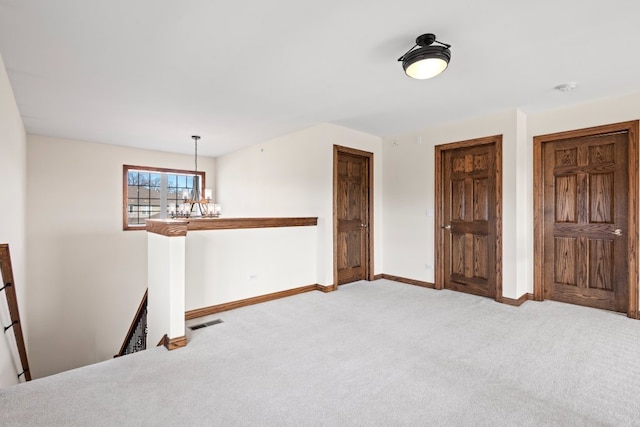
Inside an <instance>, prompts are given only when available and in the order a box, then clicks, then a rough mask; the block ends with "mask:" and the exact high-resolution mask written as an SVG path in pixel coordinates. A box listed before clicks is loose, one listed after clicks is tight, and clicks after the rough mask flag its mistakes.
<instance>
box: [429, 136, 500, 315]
mask: <svg viewBox="0 0 640 427" xmlns="http://www.w3.org/2000/svg"><path fill="white" fill-rule="evenodd" d="M481 145H494V146H495V160H494V163H495V174H496V176H495V189H496V191H495V197H496V249H495V250H496V254H495V259H496V265H495V269H496V283H495V286H496V297H495V300H496V301H498V302H502V135H493V136H486V137H483V138H475V139H469V140H466V141H458V142H451V143H448V144H442V145H436V147H435V203H436V209H435V221H434V223H435V224H434V225H435V229H434V236H435V239H434V253H435V289H444V276H445V272H444V253H443V251H442V248H443V247H444V239H445V234H444V233H445V230H444V228H443V226H444V222H443V220H444V181H443V179H442V173H443V171H444V164H443V162H444V158H445V156H444V154H445V152H446V151H450V150H456V149H459V148H471V147H477V146H481ZM489 268H491V266H489Z"/></svg>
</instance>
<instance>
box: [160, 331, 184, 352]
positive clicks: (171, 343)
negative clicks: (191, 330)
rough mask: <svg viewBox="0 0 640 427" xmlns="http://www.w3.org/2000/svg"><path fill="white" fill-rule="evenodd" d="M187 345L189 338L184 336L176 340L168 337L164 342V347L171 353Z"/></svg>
mask: <svg viewBox="0 0 640 427" xmlns="http://www.w3.org/2000/svg"><path fill="white" fill-rule="evenodd" d="M165 337H166V335H165ZM186 345H187V337H186V335H183V336H181V337H176V338H168V337H167V338H165V341H164V346H165V347H166V349H167V350H169V351H171V350H175V349H178V348H180V347H184V346H186Z"/></svg>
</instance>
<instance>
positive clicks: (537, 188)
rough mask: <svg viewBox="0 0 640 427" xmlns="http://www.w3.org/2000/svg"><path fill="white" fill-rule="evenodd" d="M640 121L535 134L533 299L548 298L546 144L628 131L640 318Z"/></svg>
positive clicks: (634, 309)
mask: <svg viewBox="0 0 640 427" xmlns="http://www.w3.org/2000/svg"><path fill="white" fill-rule="evenodd" d="M638 123H639V121H638V120H634V121H629V122H621V123H614V124H609V125H604V126H594V127H589V128H584V129H577V130H570V131H565V132H556V133H551V134H547V135H539V136H534V137H533V299H534V300H536V301H543V300H544V268H545V266H544V255H545V254H544V232H545V230H544V191H543V190H544V174H543V172H544V159H543V157H542V156H543V145H544V144H545V143H547V142H553V141H558V140H562V139H570V138H580V137H585V136H594V135H600V134H604V133H612V132H627V135H628V145H627V154H628V162H629V171H628V174H629V175H628V179H629V189H628V191H629V194H628V197H629V204H628V212H627V224H628V227H629V228H628V233H627V258H628V259H627V262H628V265H629V275H628V286H629V290H628V298H629V301H628V308H627V316H628V317H631V318H634V319H638V318H640V317H639V313H638V190H639V186H638Z"/></svg>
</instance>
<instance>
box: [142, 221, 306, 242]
mask: <svg viewBox="0 0 640 427" xmlns="http://www.w3.org/2000/svg"><path fill="white" fill-rule="evenodd" d="M313 225H318V218H317V217H290V218H185V219H148V220H147V231H148V232H149V233H156V234H161V235H163V236H168V237H175V236H186V235H187V232H188V231H203V230H233V229H240V228H271V227H307V226H313Z"/></svg>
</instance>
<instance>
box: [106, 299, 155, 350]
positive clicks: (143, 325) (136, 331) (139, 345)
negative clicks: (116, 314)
mask: <svg viewBox="0 0 640 427" xmlns="http://www.w3.org/2000/svg"><path fill="white" fill-rule="evenodd" d="M148 293H149V290H148V289H147V290H146V291H145V292H144V296H143V297H142V301H140V305H139V306H138V311H136V315H135V316H134V318H133V321H132V322H131V326H129V331H128V332H127V336H126V337H125V339H124V342H123V343H122V346H121V347H120V351H119V352H118V354H116V355H115V356H113V357H120V356H124V355H125V354H131V353H136V352H138V351H142V350H146V349H147V294H148Z"/></svg>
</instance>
